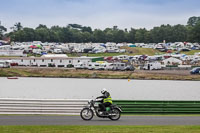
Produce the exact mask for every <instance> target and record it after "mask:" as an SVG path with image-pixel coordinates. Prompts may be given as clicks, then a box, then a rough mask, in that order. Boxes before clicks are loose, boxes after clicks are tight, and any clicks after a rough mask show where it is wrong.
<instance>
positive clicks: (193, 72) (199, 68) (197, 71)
mask: <svg viewBox="0 0 200 133" xmlns="http://www.w3.org/2000/svg"><path fill="white" fill-rule="evenodd" d="M190 73H191V74H200V67H195V68H193V69H192V70H191V71H190Z"/></svg>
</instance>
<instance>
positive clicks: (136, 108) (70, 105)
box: [0, 98, 200, 115]
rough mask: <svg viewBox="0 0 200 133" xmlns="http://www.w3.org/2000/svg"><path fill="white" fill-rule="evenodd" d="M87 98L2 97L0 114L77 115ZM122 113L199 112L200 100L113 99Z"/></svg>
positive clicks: (0, 99)
mask: <svg viewBox="0 0 200 133" xmlns="http://www.w3.org/2000/svg"><path fill="white" fill-rule="evenodd" d="M87 101H88V100H87V99H82V100H80V99H77V100H76V99H71V100H70V99H9V98H7V99H5V98H4V99H2V98H0V114H59V115H79V113H80V111H81V109H82V108H83V107H84V106H85V105H86V104H87ZM113 103H114V104H117V105H119V106H121V108H122V113H123V114H148V113H149V114H164V113H167V114H169V113H173V114H181V113H185V114H187V113H190V114H200V101H130V100H113Z"/></svg>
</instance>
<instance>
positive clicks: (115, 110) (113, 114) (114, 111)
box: [80, 99, 122, 121]
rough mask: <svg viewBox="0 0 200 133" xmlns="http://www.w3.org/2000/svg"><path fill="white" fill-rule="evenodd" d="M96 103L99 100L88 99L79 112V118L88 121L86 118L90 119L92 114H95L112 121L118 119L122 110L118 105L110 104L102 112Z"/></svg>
mask: <svg viewBox="0 0 200 133" xmlns="http://www.w3.org/2000/svg"><path fill="white" fill-rule="evenodd" d="M95 103H96V104H95ZM98 103H99V102H98V101H97V100H96V99H95V100H89V101H88V105H87V106H85V107H84V108H83V109H82V110H81V112H80V116H81V118H82V119H83V120H86V121H88V120H91V119H92V118H93V116H94V115H95V114H96V116H97V117H100V118H109V119H111V120H113V121H116V120H119V119H120V117H121V112H122V110H121V108H120V107H118V106H117V105H113V104H112V105H111V106H110V107H106V113H104V112H103V111H101V110H100V108H99V106H98ZM93 110H94V111H93ZM94 112H95V114H94Z"/></svg>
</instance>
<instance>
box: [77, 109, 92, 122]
mask: <svg viewBox="0 0 200 133" xmlns="http://www.w3.org/2000/svg"><path fill="white" fill-rule="evenodd" d="M80 115H81V118H82V119H83V120H86V121H88V120H91V119H92V118H93V116H94V113H93V111H92V110H91V109H89V108H84V109H82V110H81V113H80Z"/></svg>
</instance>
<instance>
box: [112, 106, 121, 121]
mask: <svg viewBox="0 0 200 133" xmlns="http://www.w3.org/2000/svg"><path fill="white" fill-rule="evenodd" d="M112 113H114V114H116V115H115V116H109V119H111V120H113V121H117V120H119V118H120V117H121V112H120V110H119V109H117V108H114V109H113V110H112Z"/></svg>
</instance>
